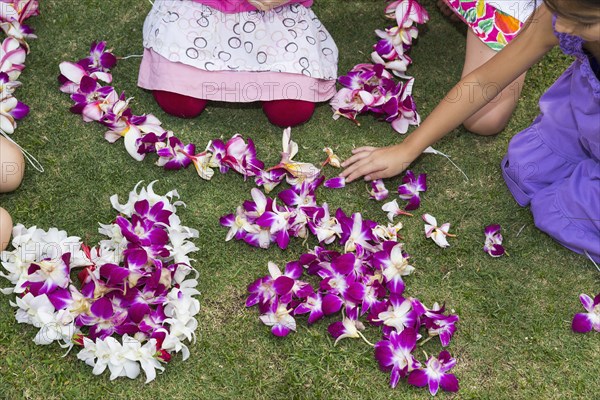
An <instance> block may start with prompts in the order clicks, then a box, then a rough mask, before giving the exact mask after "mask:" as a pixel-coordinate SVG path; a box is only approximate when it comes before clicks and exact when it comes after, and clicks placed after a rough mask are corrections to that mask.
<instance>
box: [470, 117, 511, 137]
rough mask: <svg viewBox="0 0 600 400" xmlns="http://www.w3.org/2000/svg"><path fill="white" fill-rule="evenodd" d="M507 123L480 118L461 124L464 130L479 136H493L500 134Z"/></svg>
mask: <svg viewBox="0 0 600 400" xmlns="http://www.w3.org/2000/svg"><path fill="white" fill-rule="evenodd" d="M507 124H508V121H503V120H499V119H495V118H482V119H478V120H471V119H468V120H466V121H465V122H464V123H463V126H464V127H465V129H466V130H468V131H469V132H471V133H474V134H476V135H480V136H493V135H497V134H498V133H500V132H502V131H503V130H504V128H506V125H507Z"/></svg>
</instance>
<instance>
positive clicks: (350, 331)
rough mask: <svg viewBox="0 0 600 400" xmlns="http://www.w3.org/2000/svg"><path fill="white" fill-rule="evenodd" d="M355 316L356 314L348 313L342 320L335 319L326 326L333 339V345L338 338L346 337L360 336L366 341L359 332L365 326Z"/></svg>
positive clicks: (354, 337)
mask: <svg viewBox="0 0 600 400" xmlns="http://www.w3.org/2000/svg"><path fill="white" fill-rule="evenodd" d="M356 317H357V316H356V315H348V316H346V317H345V318H344V319H343V320H342V321H336V322H334V323H332V324H330V325H329V326H328V327H327V331H328V332H329V334H330V335H331V336H332V337H333V338H334V339H335V342H334V346H335V345H337V343H338V342H339V341H340V340H342V339H346V338H352V339H358V338H362V339H363V340H365V341H366V342H367V343H368V341H367V339H366V338H365V337H364V336H363V334H362V333H361V332H360V331H361V330H364V329H365V326H364V325H363V323H362V322H360V321H359V320H358V319H357V318H356Z"/></svg>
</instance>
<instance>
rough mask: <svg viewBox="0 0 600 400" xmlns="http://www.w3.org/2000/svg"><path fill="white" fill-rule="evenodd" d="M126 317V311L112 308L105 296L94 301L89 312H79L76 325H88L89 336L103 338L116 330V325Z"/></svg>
mask: <svg viewBox="0 0 600 400" xmlns="http://www.w3.org/2000/svg"><path fill="white" fill-rule="evenodd" d="M126 319H127V311H125V310H119V309H116V310H115V308H114V306H113V304H112V302H111V301H110V299H108V298H107V297H101V298H99V299H98V300H96V301H94V303H93V304H92V306H91V307H90V313H89V314H79V315H78V316H77V318H76V324H77V325H78V326H84V325H86V326H90V334H89V336H90V338H91V339H93V340H95V339H96V338H100V339H104V338H107V337H109V336H111V335H112V334H113V333H115V331H116V327H117V326H119V325H121V324H123V323H124V322H125V320H126Z"/></svg>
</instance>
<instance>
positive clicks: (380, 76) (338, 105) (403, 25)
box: [330, 0, 429, 134]
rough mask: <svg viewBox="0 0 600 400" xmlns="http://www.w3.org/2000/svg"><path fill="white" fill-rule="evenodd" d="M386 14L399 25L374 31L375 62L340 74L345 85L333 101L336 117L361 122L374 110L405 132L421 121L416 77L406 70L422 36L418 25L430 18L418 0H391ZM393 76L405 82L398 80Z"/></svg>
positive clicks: (373, 53)
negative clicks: (414, 91) (415, 95)
mask: <svg viewBox="0 0 600 400" xmlns="http://www.w3.org/2000/svg"><path fill="white" fill-rule="evenodd" d="M385 16H386V18H388V19H392V20H394V21H395V22H396V26H393V27H389V28H387V29H385V30H379V29H378V30H376V31H375V33H376V34H377V36H378V37H379V39H380V40H379V41H378V42H377V43H376V44H375V45H374V46H373V49H374V51H373V52H372V53H371V60H372V62H373V63H374V64H358V65H356V66H355V67H354V68H352V69H351V70H350V72H348V74H346V75H344V76H341V77H340V78H339V79H338V81H339V83H340V84H341V85H342V86H343V88H342V89H340V91H339V92H338V93H337V94H336V95H335V96H334V97H333V99H332V100H331V102H330V104H331V107H332V109H333V111H334V114H333V118H334V119H336V120H337V119H338V118H339V117H344V118H347V119H349V120H350V121H352V122H354V123H356V124H357V125H360V123H359V122H358V121H357V119H356V117H357V116H358V115H359V114H365V113H367V112H371V113H373V114H375V115H378V116H380V117H381V118H382V119H383V120H385V121H386V122H389V123H390V124H391V125H392V128H393V129H394V130H395V131H396V132H398V133H402V134H404V133H406V132H407V131H408V127H409V126H411V125H419V124H420V123H421V117H420V116H419V114H418V113H417V107H416V104H415V102H414V99H413V97H412V87H413V85H414V78H411V77H409V76H407V75H406V74H405V73H406V71H407V69H408V66H409V65H410V64H412V60H411V58H410V57H409V56H408V54H407V53H408V52H409V51H410V49H411V47H412V44H413V40H414V39H416V38H417V36H418V35H419V30H418V28H417V24H424V23H426V22H427V21H429V15H428V14H427V11H426V10H425V9H424V8H423V7H422V6H421V5H420V4H419V3H418V2H417V1H416V0H397V1H392V2H390V1H388V4H387V6H386V8H385ZM394 76H396V77H398V78H401V79H404V81H400V82H398V83H396V82H395V80H394Z"/></svg>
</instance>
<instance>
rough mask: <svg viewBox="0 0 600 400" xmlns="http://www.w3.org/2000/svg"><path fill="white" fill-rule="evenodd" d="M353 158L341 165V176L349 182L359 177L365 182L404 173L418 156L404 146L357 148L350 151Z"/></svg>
mask: <svg viewBox="0 0 600 400" xmlns="http://www.w3.org/2000/svg"><path fill="white" fill-rule="evenodd" d="M352 154H353V156H352V157H350V158H349V159H347V160H346V161H344V162H343V163H342V167H344V168H345V170H344V171H343V172H342V173H341V176H343V177H345V178H346V182H351V181H353V180H355V179H357V178H360V177H361V176H364V177H365V180H367V181H372V180H375V179H381V178H389V177H392V176H395V175H398V174H399V173H401V172H402V171H404V170H405V169H406V168H407V167H408V166H409V165H410V163H411V162H413V161H414V160H415V158H417V157H418V156H419V155H418V154H416V155H414V154H412V152H411V151H409V149H407V148H406V146H403V145H402V144H397V145H394V146H390V147H381V148H377V147H359V148H358V149H354V150H352Z"/></svg>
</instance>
